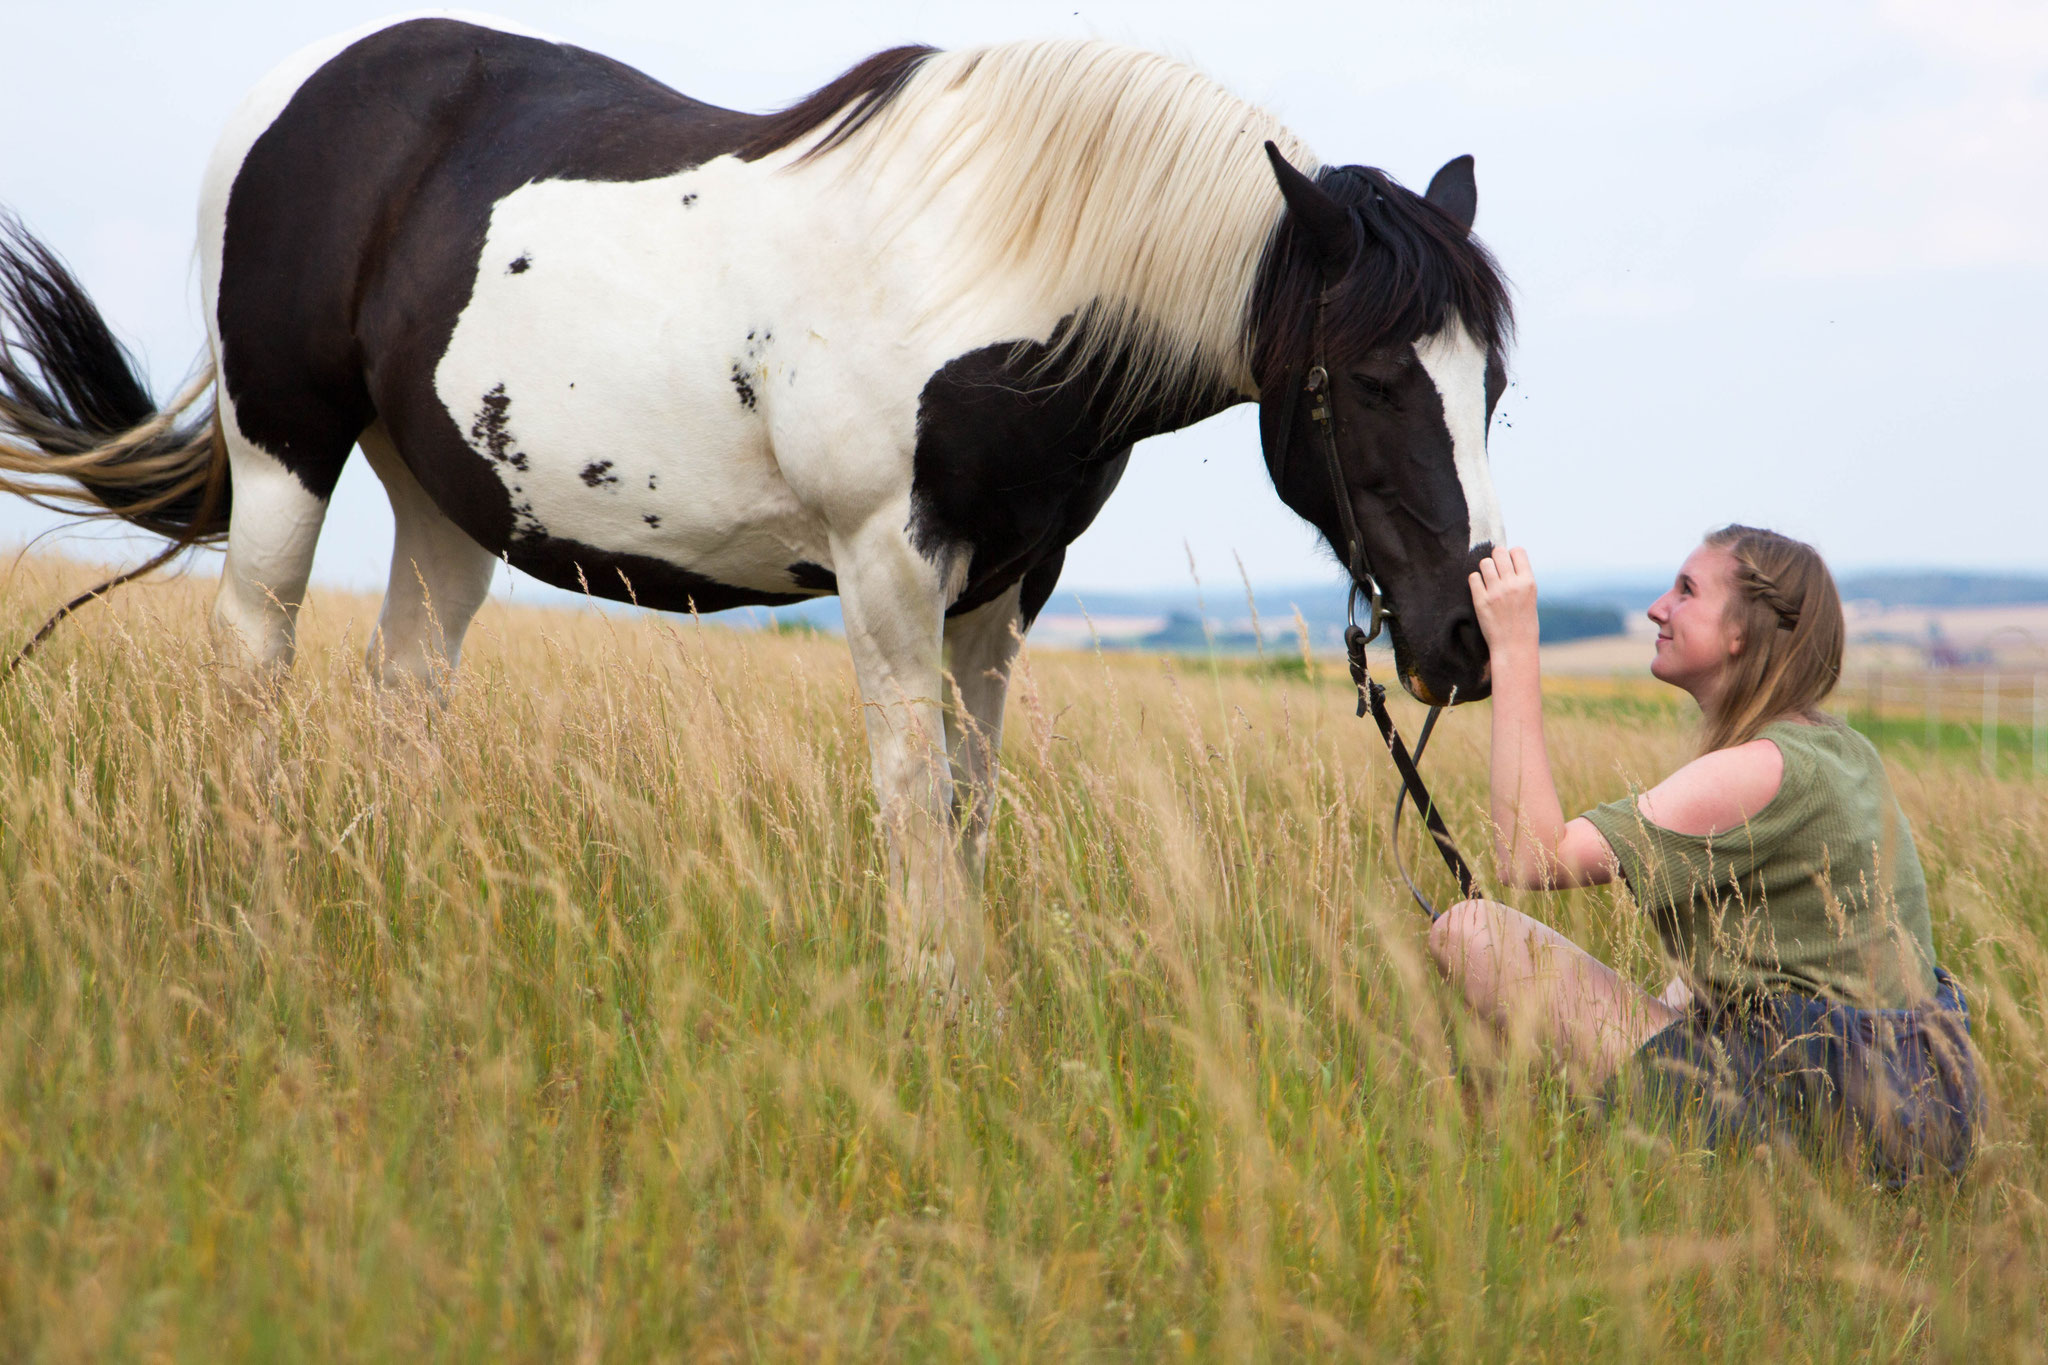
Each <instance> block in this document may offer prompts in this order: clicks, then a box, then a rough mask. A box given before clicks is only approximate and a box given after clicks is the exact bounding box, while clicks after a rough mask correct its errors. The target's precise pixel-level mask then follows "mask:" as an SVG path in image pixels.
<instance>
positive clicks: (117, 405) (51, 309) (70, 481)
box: [0, 211, 232, 673]
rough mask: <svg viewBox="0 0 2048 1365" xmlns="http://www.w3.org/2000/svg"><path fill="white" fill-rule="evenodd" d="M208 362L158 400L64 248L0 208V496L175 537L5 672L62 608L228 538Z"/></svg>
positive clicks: (223, 465) (225, 485)
mask: <svg viewBox="0 0 2048 1365" xmlns="http://www.w3.org/2000/svg"><path fill="white" fill-rule="evenodd" d="M213 381H214V374H213V367H212V365H210V364H209V365H207V366H206V367H205V368H203V369H202V370H201V371H200V372H199V373H198V374H197V375H195V376H194V377H193V379H192V380H191V381H190V382H189V383H187V384H186V385H185V387H184V388H183V389H182V390H181V391H180V392H179V393H178V394H177V396H176V397H174V398H172V399H171V401H170V402H169V403H167V404H165V405H164V406H163V407H161V408H159V407H158V406H157V404H156V402H155V400H154V399H152V398H151V397H150V395H149V390H148V388H147V387H146V386H145V385H144V383H143V381H142V378H141V376H140V374H139V373H138V372H137V367H136V364H135V360H134V357H132V356H131V355H129V354H128V351H127V350H126V349H125V348H124V347H123V346H122V345H121V343H120V342H119V341H117V340H116V339H115V337H114V334H113V332H112V331H110V330H109V329H108V327H107V322H106V319H105V318H103V317H101V316H100V311H99V309H97V308H95V307H94V306H93V302H92V299H91V298H89V297H88V296H87V295H86V292H85V289H84V287H83V286H81V285H80V284H79V283H78V280H77V279H76V278H75V277H74V276H73V275H72V274H71V272H70V270H69V269H67V268H66V267H65V265H64V262H63V261H61V260H59V259H58V257H57V255H56V253H55V252H53V251H51V250H50V249H49V248H48V247H46V246H44V245H43V244H42V243H41V242H39V241H37V240H36V239H35V238H34V237H33V236H31V235H30V234H29V232H28V230H27V229H26V228H24V227H23V226H22V224H21V221H20V220H19V219H18V218H16V217H14V216H13V215H12V214H9V213H6V212H5V211H0V492H5V493H18V494H20V495H21V496H22V497H25V498H27V499H29V501H31V502H33V503H35V504H37V505H38V506H40V507H48V508H51V509H53V510H56V511H60V512H67V513H70V514H71V515H73V516H78V517H118V518H119V519H121V520H123V521H127V522H132V523H134V524H135V525H137V526H140V527H142V528H143V529H145V530H148V531H154V532H155V533H157V534H158V535H161V536H165V537H167V538H169V540H170V542H171V543H170V544H169V545H168V546H166V547H165V549H164V550H163V551H162V552H161V553H160V554H158V555H156V556H155V557H154V558H153V559H151V560H150V561H148V562H147V563H146V564H144V565H142V566H141V567H140V568H138V569H134V570H131V571H129V572H128V573H125V574H121V575H118V576H117V577H115V578H111V579H109V580H107V581H106V582H105V583H102V584H100V585H99V586H98V587H96V588H94V589H93V590H92V591H90V592H87V593H83V594H81V595H80V596H78V597H76V598H74V599H72V601H70V602H69V603H67V604H65V606H64V607H63V608H62V609H61V610H59V611H58V612H57V614H56V615H54V616H52V617H51V618H50V620H49V621H48V622H47V623H46V624H45V625H44V626H43V628H42V629H41V630H40V631H38V632H37V633H36V635H35V637H34V638H33V639H31V640H30V641H29V643H28V644H27V645H26V646H24V647H23V649H22V651H21V653H20V654H18V655H16V656H15V658H14V661H13V663H12V664H10V665H9V667H8V672H9V673H12V672H13V671H14V669H15V668H18V667H19V666H20V664H21V661H22V660H23V659H25V658H27V657H28V654H29V652H30V651H31V650H33V649H34V648H35V647H36V646H37V645H38V644H40V643H42V641H43V638H44V637H45V636H47V635H48V634H49V633H50V631H51V629H52V628H53V627H55V626H56V624H57V622H58V621H61V620H62V619H63V618H64V617H65V616H67V615H69V614H70V613H71V612H72V611H73V610H75V609H76V608H78V607H80V606H83V605H84V604H85V603H86V602H89V601H91V600H93V599H94V598H96V597H98V596H100V595H101V594H102V593H104V592H106V591H107V590H109V589H110V588H114V587H118V586H119V585H120V584H122V583H125V582H127V581H128V580H129V579H131V578H135V577H139V576H140V575H142V574H144V573H147V572H149V571H150V570H152V569H155V568H157V567H158V566H159V565H162V564H164V563H165V562H167V561H168V560H169V559H170V558H171V557H172V556H174V555H176V554H177V553H179V552H180V551H182V550H184V549H186V548H188V547H190V546H193V545H198V544H203V543H206V542H208V541H215V540H219V539H220V538H221V537H223V536H225V535H226V534H227V529H228V508H229V504H230V500H231V495H232V490H231V488H230V484H229V479H228V461H227V447H226V445H225V444H224V443H223V442H222V440H221V433H220V415H219V411H218V409H217V408H216V406H215V404H214V403H213V402H207V403H206V404H205V406H204V407H201V406H200V403H201V400H202V399H205V398H206V397H207V395H208V394H209V392H210V391H211V390H212V388H213Z"/></svg>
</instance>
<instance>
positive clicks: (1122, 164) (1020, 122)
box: [805, 41, 1317, 404]
mask: <svg viewBox="0 0 2048 1365" xmlns="http://www.w3.org/2000/svg"><path fill="white" fill-rule="evenodd" d="M933 120H943V122H942V123H938V124H936V125H934V124H933ZM832 126H833V124H832V122H828V123H827V125H826V126H825V128H823V129H821V130H820V132H819V133H818V134H817V135H816V136H814V137H812V138H807V139H805V145H806V146H812V147H815V146H818V145H819V143H820V142H823V141H825V140H826V139H828V138H829V136H830V132H831V128H832ZM1268 139H1270V140H1272V141H1273V142H1274V143H1276V144H1277V145H1278V146H1279V147H1280V149H1281V151H1282V152H1284V153H1285V154H1286V155H1287V158H1288V159H1289V160H1290V161H1292V162H1293V163H1294V164H1295V165H1296V166H1297V167H1299V168H1300V169H1301V170H1303V171H1304V172H1307V173H1309V174H1313V173H1314V171H1315V170H1316V167H1317V162H1316V160H1315V158H1314V157H1313V156H1312V155H1311V154H1310V153H1309V152H1308V150H1307V149H1306V148H1305V147H1304V146H1303V145H1302V144H1301V141H1300V140H1299V139H1298V138H1296V137H1295V136H1294V135H1293V134H1292V133H1290V132H1289V131H1288V130H1287V129H1286V128H1285V127H1283V126H1282V125H1281V124H1280V122H1279V121H1278V120H1277V119H1275V118H1274V117H1273V116H1272V115H1271V114H1269V113H1267V112H1266V111H1265V110H1263V109H1260V108H1258V107H1257V106H1256V105H1253V104H1249V103H1247V102H1246V101H1244V100H1241V99H1239V98H1238V97H1237V96H1235V95H1233V94H1231V93H1230V92H1229V91H1227V90H1225V89H1223V88H1222V87H1221V86H1219V85H1217V84H1216V83H1215V82H1214V81H1212V80H1211V79H1209V78H1208V77H1207V76H1205V75H1203V74H1202V73H1200V72H1198V71H1196V70H1194V69H1192V68H1191V67H1188V66H1186V65H1183V64H1182V63H1180V62H1176V61H1173V60H1171V59H1170V58H1166V57H1162V56H1159V55H1158V54H1156V53H1152V52H1145V51H1142V50H1139V49H1136V48H1129V47H1121V46H1117V45H1115V44H1111V43H1104V42H1092V41H1045V42H1021V43H1005V44H1000V45H997V46H991V47H982V48H971V49H967V50H965V51H960V52H941V53H935V54H933V55H932V56H931V57H930V58H928V59H927V60H926V61H925V62H924V63H923V64H922V65H921V66H920V67H919V68H918V69H917V71H916V72H915V73H914V74H913V75H912V76H911V78H910V80H909V81H908V83H907V84H906V85H905V87H904V89H903V90H902V92H901V93H900V94H899V95H897V97H896V98H895V99H894V100H893V101H891V102H890V104H889V105H888V107H887V108H885V109H884V110H882V111H881V112H880V113H879V114H878V115H877V116H876V117H875V118H873V119H872V120H871V121H869V122H868V123H867V124H866V125H864V126H863V127H861V128H860V129H859V130H858V131H857V132H855V133H854V134H853V135H852V136H851V137H850V138H848V139H847V140H846V141H845V142H844V143H843V144H842V146H843V149H844V154H847V155H850V156H851V158H852V165H853V166H855V167H858V169H859V171H860V172H862V173H866V172H879V171H882V170H883V169H885V168H886V169H887V170H889V171H892V172H908V175H907V177H906V178H907V179H908V180H909V181H910V182H911V183H914V184H916V185H919V186H921V187H923V190H924V193H923V194H922V195H921V196H917V195H914V196H913V199H915V200H916V201H917V202H914V203H910V204H906V205H903V206H902V208H901V210H900V212H902V213H904V214H914V213H916V212H917V210H918V209H919V208H920V207H922V206H923V205H924V204H925V203H928V202H929V199H930V198H931V197H932V196H935V195H936V194H937V193H938V192H939V190H940V189H941V188H943V187H945V186H947V185H948V184H951V183H957V182H958V181H959V179H960V178H961V177H966V178H967V183H968V184H970V185H972V186H973V190H972V193H971V194H970V195H969V196H968V199H969V201H970V205H969V207H968V208H967V210H966V213H965V221H964V222H963V223H962V224H961V230H960V232H959V233H958V236H957V238H956V240H955V242H954V243H953V244H952V247H951V252H950V254H951V256H952V259H949V260H946V261H945V262H943V263H942V265H941V267H940V272H939V278H938V281H937V284H938V286H939V287H938V291H937V294H936V297H937V298H938V299H939V300H941V302H940V304H939V305H938V306H940V307H944V306H945V303H944V302H943V301H944V300H948V299H960V298H964V297H968V296H971V295H972V294H974V293H975V292H976V291H977V290H978V289H981V290H985V289H986V288H987V286H988V283H989V282H990V281H999V282H1000V283H1001V286H1002V287H1003V288H1004V289H1005V290H1006V291H1009V290H1014V291H1021V293H1022V295H1023V296H1024V297H1029V298H1033V299H1038V300H1045V301H1051V302H1054V303H1055V304H1056V305H1057V306H1059V307H1061V308H1062V309H1065V310H1068V311H1072V310H1075V309H1079V308H1082V307H1083V306H1085V305H1086V304H1088V303H1090V302H1095V303H1097V304H1098V305H1099V306H1098V307H1097V308H1096V309H1094V310H1092V311H1091V312H1090V313H1089V314H1087V315H1086V316H1085V317H1084V319H1083V322H1084V325H1083V326H1082V327H1081V328H1079V329H1077V330H1076V331H1075V332H1074V333H1073V334H1071V335H1069V336H1068V337H1067V338H1066V339H1065V344H1064V346H1063V348H1062V350H1063V358H1064V359H1068V360H1080V361H1085V360H1088V359H1093V358H1095V357H1099V356H1103V355H1114V354H1118V353H1120V352H1122V351H1124V350H1125V349H1126V348H1128V350H1129V353H1130V355H1131V356H1132V360H1133V368H1132V371H1131V372H1130V373H1129V374H1127V375H1126V376H1125V382H1126V384H1127V386H1128V388H1127V397H1128V398H1129V400H1130V402H1131V403H1132V404H1135V403H1137V402H1140V401H1142V400H1143V399H1145V398H1147V397H1151V396H1154V395H1158V394H1161V393H1163V392H1165V391H1166V390H1168V389H1170V388H1173V387H1176V386H1180V385H1186V384H1188V383H1189V382H1191V381H1192V382H1193V383H1195V384H1200V385H1216V386H1222V387H1226V388H1228V389H1231V390H1234V391H1237V392H1242V393H1247V394H1251V393H1255V392H1256V388H1255V387H1254V386H1253V382H1252V378H1251V373H1250V336H1249V328H1248V327H1247V325H1246V323H1247V316H1248V310H1249V307H1250V303H1251V298H1252V289H1253V285H1254V282H1255V279H1256V276H1257V273H1258V268H1259V261H1260V257H1261V255H1262V253H1263V251H1264V249H1265V245H1266V241H1267V239H1268V237H1270V236H1271V234H1272V231H1273V229H1274V227H1275V225H1276V224H1277V223H1278V221H1279V219H1280V215H1281V211H1282V201H1281V198H1280V190H1279V186H1278V184H1277V183H1276V181H1275V180H1274V177H1273V171H1272V168H1271V166H1270V165H1269V163H1268V162H1267V159H1266V155H1265V150H1264V147H1263V144H1264V143H1265V142H1266V141H1267V140H1268ZM840 155H842V152H841V150H840V149H838V148H834V149H832V150H829V151H824V152H823V156H824V157H827V158H832V159H836V158H838V157H839V156H840ZM913 157H914V158H916V161H915V163H914V164H899V163H902V162H905V161H906V160H907V159H908V158H913Z"/></svg>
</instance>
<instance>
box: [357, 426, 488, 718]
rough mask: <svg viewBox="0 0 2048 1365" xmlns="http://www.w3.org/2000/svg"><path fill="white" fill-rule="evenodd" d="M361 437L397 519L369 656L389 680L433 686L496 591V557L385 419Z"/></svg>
mask: <svg viewBox="0 0 2048 1365" xmlns="http://www.w3.org/2000/svg"><path fill="white" fill-rule="evenodd" d="M361 444H362V447H363V454H364V455H366V456H368V457H369V460H370V468H372V469H374V470H376V471H377V477H378V478H379V479H381V480H382V481H383V483H384V491H385V493H386V494H388V495H389V496H390V498H391V513H392V517H393V519H394V520H395V521H396V523H397V534H396V536H395V538H394V540H393V543H392V546H391V581H390V585H389V586H388V587H387V588H386V589H385V591H384V610H383V613H382V614H381V615H379V616H378V618H377V629H376V631H375V633H373V634H372V635H371V636H370V648H369V654H368V658H367V660H366V662H367V663H368V664H369V666H370V672H371V673H372V674H373V675H374V676H375V677H376V678H377V679H378V681H380V682H382V683H384V684H385V685H386V686H392V685H395V684H398V683H401V682H403V681H407V680H410V681H413V682H419V683H424V684H426V685H427V686H428V687H433V686H435V685H437V683H438V681H439V679H440V677H441V676H442V674H443V673H445V672H447V671H450V670H452V669H453V668H454V667H455V665H456V661H457V659H458V658H459V657H460V655H461V653H462V637H463V635H464V634H465V633H467V632H468V630H469V623H470V620H471V619H472V618H473V617H474V616H475V615H476V612H477V608H478V607H481V606H482V605H483V604H484V599H485V598H486V597H487V596H489V595H490V591H491V575H492V573H493V572H494V571H495V570H496V569H497V567H498V561H497V557H496V556H494V555H493V554H492V553H491V552H490V551H489V550H486V549H485V548H484V547H483V546H481V545H479V544H477V543H476V542H475V541H474V540H471V539H470V538H469V536H468V535H467V534H466V533H465V532H464V531H463V530H462V529H461V528H460V527H458V526H457V525H456V524H455V523H454V522H452V521H450V520H448V518H447V516H446V515H445V514H443V513H442V511H441V509H440V508H439V507H436V506H435V505H434V502H433V499H431V498H429V497H428V496H427V493H426V490H425V489H423V488H421V487H420V484H419V480H418V479H415V478H414V477H413V476H412V471H411V470H410V469H407V468H406V467H405V462H404V461H403V460H401V459H400V458H399V457H398V450H397V448H396V447H395V446H393V445H392V443H391V437H390V435H389V433H387V432H386V431H385V430H384V426H383V424H382V423H381V422H380V423H377V424H376V425H373V426H372V427H371V428H370V429H369V430H368V431H365V432H364V433H363V435H362V439H361Z"/></svg>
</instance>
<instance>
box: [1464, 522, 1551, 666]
mask: <svg viewBox="0 0 2048 1365" xmlns="http://www.w3.org/2000/svg"><path fill="white" fill-rule="evenodd" d="M1470 582H1471V585H1472V610H1473V611H1474V612H1475V613H1476V614H1477V615H1478V617H1479V629H1480V632H1481V633H1482V634H1484V635H1485V636H1486V647H1487V648H1488V649H1489V650H1491V651H1492V652H1493V653H1494V654H1496V655H1499V654H1501V653H1503V652H1512V651H1520V650H1524V649H1526V650H1529V651H1532V652H1533V651H1534V650H1535V648H1536V644H1537V640H1538V631H1537V627H1536V575H1535V574H1534V573H1533V572H1532V571H1531V570H1530V568H1529V553H1528V551H1526V550H1524V549H1522V548H1521V547H1520V546H1516V547H1515V548H1514V549H1501V550H1495V551H1494V552H1493V553H1492V554H1490V555H1488V556H1487V557H1486V558H1484V559H1482V560H1480V561H1479V568H1478V569H1477V570H1475V571H1474V572H1473V574H1472V575H1471V579H1470Z"/></svg>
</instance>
